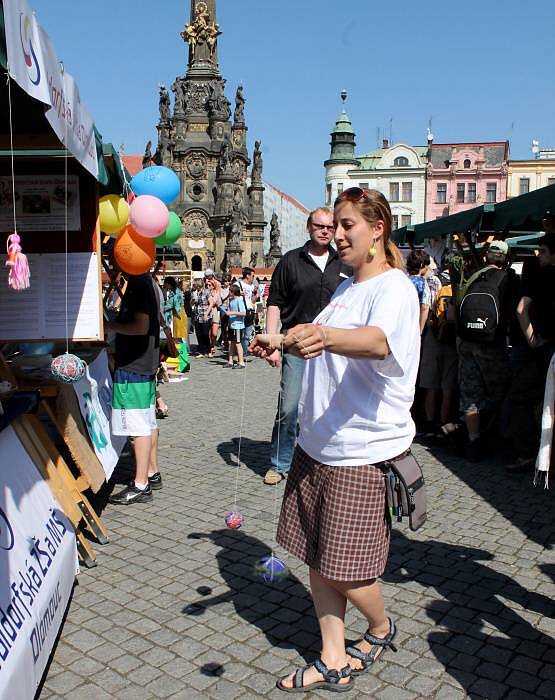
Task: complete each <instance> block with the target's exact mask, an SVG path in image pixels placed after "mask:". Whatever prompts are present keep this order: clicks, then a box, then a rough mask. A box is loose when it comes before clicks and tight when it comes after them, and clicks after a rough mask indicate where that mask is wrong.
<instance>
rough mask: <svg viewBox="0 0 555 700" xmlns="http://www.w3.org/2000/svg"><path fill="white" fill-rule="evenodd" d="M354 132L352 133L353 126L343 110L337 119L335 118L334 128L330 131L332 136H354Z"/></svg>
mask: <svg viewBox="0 0 555 700" xmlns="http://www.w3.org/2000/svg"><path fill="white" fill-rule="evenodd" d="M354 133H355V132H354V131H353V125H352V124H351V120H350V119H349V115H348V114H347V112H345V110H343V111H342V112H341V114H340V115H339V117H338V118H337V121H336V122H335V128H334V130H333V131H332V134H354Z"/></svg>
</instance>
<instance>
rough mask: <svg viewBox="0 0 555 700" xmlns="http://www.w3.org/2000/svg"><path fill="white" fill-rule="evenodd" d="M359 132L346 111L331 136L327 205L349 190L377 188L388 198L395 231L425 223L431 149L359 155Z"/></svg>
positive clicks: (390, 148)
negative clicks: (350, 188)
mask: <svg viewBox="0 0 555 700" xmlns="http://www.w3.org/2000/svg"><path fill="white" fill-rule="evenodd" d="M355 136H356V135H355V132H354V130H353V127H352V124H351V121H350V119H349V117H348V116H347V113H346V112H345V111H343V112H342V113H341V114H340V115H339V117H338V119H337V122H336V124H335V128H334V129H333V131H332V133H331V144H330V145H331V151H330V157H329V158H328V159H327V160H326V161H325V163H324V167H325V170H326V174H325V202H326V204H327V205H328V206H330V205H332V204H333V202H334V200H335V198H336V197H337V195H338V194H339V193H340V192H342V191H343V190H345V189H348V188H349V187H360V188H362V189H375V190H378V191H380V192H382V194H384V195H385V197H386V198H387V199H388V201H389V204H390V206H391V213H392V216H393V228H398V227H399V226H408V225H411V224H419V223H422V222H423V221H424V214H425V203H426V164H427V150H428V148H427V146H409V145H407V144H404V143H397V144H394V145H391V144H390V143H389V141H388V140H387V139H384V140H383V144H382V148H378V149H375V150H373V151H370V152H368V153H362V154H361V155H355V149H356V142H355Z"/></svg>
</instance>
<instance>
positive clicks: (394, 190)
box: [389, 182, 399, 202]
mask: <svg viewBox="0 0 555 700" xmlns="http://www.w3.org/2000/svg"><path fill="white" fill-rule="evenodd" d="M389 201H390V202H398V201H399V183H398V182H390V183H389Z"/></svg>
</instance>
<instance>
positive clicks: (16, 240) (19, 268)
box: [6, 65, 31, 292]
mask: <svg viewBox="0 0 555 700" xmlns="http://www.w3.org/2000/svg"><path fill="white" fill-rule="evenodd" d="M6 78H7V84H8V112H9V122H10V160H11V177H12V212H13V233H11V234H10V235H9V236H8V239H7V241H6V250H7V253H8V259H7V260H6V267H8V268H9V269H10V272H9V274H8V287H10V289H13V290H15V291H16V292H21V291H23V290H24V289H29V287H30V286H31V282H30V279H31V272H30V270H29V262H28V260H27V257H26V256H25V255H24V254H23V249H22V248H21V238H20V237H19V234H18V233H17V217H16V213H15V167H14V157H13V122H12V81H11V78H10V68H9V65H8V70H7V71H6Z"/></svg>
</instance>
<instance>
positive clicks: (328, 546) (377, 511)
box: [277, 446, 391, 581]
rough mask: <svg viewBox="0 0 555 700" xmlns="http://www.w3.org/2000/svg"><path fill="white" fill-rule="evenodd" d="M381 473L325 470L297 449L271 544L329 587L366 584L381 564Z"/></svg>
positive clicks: (384, 519) (386, 525)
mask: <svg viewBox="0 0 555 700" xmlns="http://www.w3.org/2000/svg"><path fill="white" fill-rule="evenodd" d="M385 499H386V492H385V480H384V476H383V473H382V472H381V471H380V469H379V468H378V467H375V466H373V465H372V464H365V465H361V466H345V467H330V466H328V465H326V464H320V463H318V462H315V461H314V460H313V459H311V458H310V457H309V456H308V455H307V454H306V452H304V451H303V450H302V449H301V448H300V447H299V446H297V448H296V450H295V454H294V456H293V462H292V464H291V469H290V471H289V474H288V477H287V484H286V487H285V494H284V497H283V504H282V507H281V514H280V518H279V524H278V531H277V541H278V543H279V544H280V545H281V546H282V547H284V548H285V549H286V550H287V551H288V552H290V553H291V554H293V555H294V556H296V557H297V558H298V559H301V561H304V562H305V563H306V564H308V566H310V567H311V568H313V569H316V571H318V572H319V573H320V574H321V575H322V576H323V577H324V578H327V579H329V580H332V581H366V580H368V579H373V578H376V577H378V576H381V574H383V572H384V569H385V566H386V564H387V557H388V554H389V540H390V529H391V523H390V519H389V518H388V516H387V513H386V503H385Z"/></svg>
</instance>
